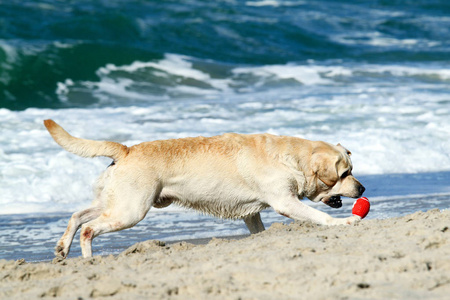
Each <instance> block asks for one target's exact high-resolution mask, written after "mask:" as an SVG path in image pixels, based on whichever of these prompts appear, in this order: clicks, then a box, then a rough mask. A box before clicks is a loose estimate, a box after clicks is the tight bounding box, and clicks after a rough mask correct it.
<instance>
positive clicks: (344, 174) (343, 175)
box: [341, 170, 350, 179]
mask: <svg viewBox="0 0 450 300" xmlns="http://www.w3.org/2000/svg"><path fill="white" fill-rule="evenodd" d="M349 172H350V171H349V170H347V171H345V172H344V173H342V175H341V179H344V178H345V177H347V176H348V174H349Z"/></svg>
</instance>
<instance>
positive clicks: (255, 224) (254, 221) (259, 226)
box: [243, 213, 265, 234]
mask: <svg viewBox="0 0 450 300" xmlns="http://www.w3.org/2000/svg"><path fill="white" fill-rule="evenodd" d="M243 219H244V222H245V225H247V228H248V230H250V233H251V234H255V233H258V232H261V231H264V230H265V228H264V224H263V222H262V221H261V216H260V214H259V213H256V214H253V215H249V216H245V217H244V218H243Z"/></svg>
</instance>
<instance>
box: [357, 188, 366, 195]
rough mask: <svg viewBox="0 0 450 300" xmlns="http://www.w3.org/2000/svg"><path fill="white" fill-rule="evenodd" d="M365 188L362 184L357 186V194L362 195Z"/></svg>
mask: <svg viewBox="0 0 450 300" xmlns="http://www.w3.org/2000/svg"><path fill="white" fill-rule="evenodd" d="M365 190H366V188H365V187H364V186H362V185H360V186H359V188H358V191H359V195H360V196H362V194H364V191H365Z"/></svg>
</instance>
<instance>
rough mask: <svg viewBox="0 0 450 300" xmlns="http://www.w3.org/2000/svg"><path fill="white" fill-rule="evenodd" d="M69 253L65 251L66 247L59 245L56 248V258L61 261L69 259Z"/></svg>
mask: <svg viewBox="0 0 450 300" xmlns="http://www.w3.org/2000/svg"><path fill="white" fill-rule="evenodd" d="M67 254H68V253H67V251H65V250H64V247H63V246H61V245H57V246H56V247H55V256H56V257H58V258H61V259H65V258H66V257H67Z"/></svg>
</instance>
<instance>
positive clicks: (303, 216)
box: [270, 197, 361, 225]
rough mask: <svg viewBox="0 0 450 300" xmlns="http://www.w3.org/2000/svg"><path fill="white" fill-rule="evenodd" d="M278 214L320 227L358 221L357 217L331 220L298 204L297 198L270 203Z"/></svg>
mask: <svg viewBox="0 0 450 300" xmlns="http://www.w3.org/2000/svg"><path fill="white" fill-rule="evenodd" d="M270 205H271V206H272V207H273V209H275V211H276V212H278V213H279V214H281V215H283V216H286V217H288V218H291V219H294V220H299V221H308V220H309V221H311V222H314V223H317V224H321V225H350V224H353V223H355V222H357V221H359V220H361V217H359V216H351V217H348V218H333V217H332V216H330V215H329V214H327V213H324V212H322V211H320V210H317V209H315V208H312V207H310V206H308V205H306V204H303V203H302V202H300V201H299V200H298V199H297V198H294V197H289V198H284V199H279V200H277V201H274V202H273V203H270Z"/></svg>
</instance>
